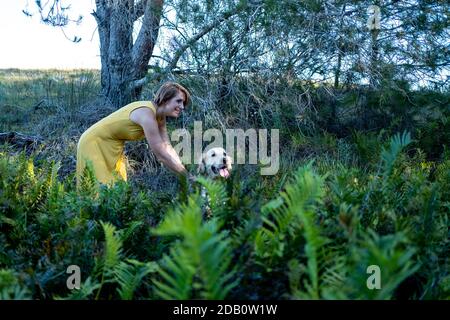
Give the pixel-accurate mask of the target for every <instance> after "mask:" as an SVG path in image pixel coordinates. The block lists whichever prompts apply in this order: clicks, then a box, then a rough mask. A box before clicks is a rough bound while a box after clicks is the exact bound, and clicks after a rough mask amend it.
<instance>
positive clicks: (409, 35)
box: [0, 0, 450, 300]
mask: <svg viewBox="0 0 450 320" xmlns="http://www.w3.org/2000/svg"><path fill="white" fill-rule="evenodd" d="M36 4H37V8H35V9H37V12H39V16H40V18H41V19H42V20H43V21H44V22H45V23H47V24H50V25H57V26H61V27H63V26H64V25H66V24H67V23H70V22H71V21H72V22H73V21H78V19H73V18H72V17H74V15H76V13H75V12H72V11H71V10H70V9H69V8H68V7H69V6H68V7H65V5H64V6H63V5H62V4H61V1H59V0H54V1H49V2H48V3H47V4H42V3H41V1H36ZM153 4H155V5H153ZM152 5H153V6H152ZM373 5H378V7H377V8H375V9H374V8H373ZM369 7H371V8H372V9H371V11H370V10H369V11H370V12H372V13H370V12H369V11H368V9H369ZM52 8H55V9H54V10H53V9H52ZM28 9H30V8H28V7H27V9H26V10H24V13H25V14H26V15H32V14H33V13H34V12H29V11H27V10H28ZM58 9H61V10H58ZM378 9H379V10H378ZM93 10H94V13H93V15H94V16H95V17H96V19H97V21H98V22H100V23H99V37H100V40H101V45H100V46H101V48H100V50H101V57H100V59H101V60H102V70H97V71H89V70H84V71H83V70H72V71H66V72H63V71H58V70H46V71H36V70H35V71H32V70H28V71H24V70H14V69H10V70H0V133H10V132H14V131H17V132H19V133H21V134H22V135H20V136H19V138H20V137H24V136H25V137H26V136H27V135H29V136H31V137H33V139H30V140H29V141H28V142H27V143H22V144H20V143H17V141H14V139H13V138H10V137H12V136H13V135H9V134H0V299H98V300H104V299H105V300H106V299H251V300H258V299H260V300H262V299H420V300H422V299H450V261H449V256H450V255H449V252H450V243H449V242H450V241H449V239H450V237H449V225H450V224H449V214H450V150H449V148H448V146H450V108H449V106H450V103H449V97H450V95H449V86H448V84H449V82H448V74H449V66H450V60H449V59H448V38H449V37H448V36H449V35H448V6H446V5H445V2H444V1H421V0H412V1H400V2H399V1H394V0H392V1H391V0H386V1H324V0H307V1H292V0H279V1H273V0H264V1H262V0H251V1H250V0H248V1H242V0H239V1H237V0H236V1H185V0H173V1H152V0H142V1H127V2H120V1H119V2H117V1H96V6H95V8H93ZM30 11H32V10H31V9H30ZM375 12H379V13H380V15H381V16H380V17H375V16H372V15H374V14H375ZM173 13H175V14H173ZM379 18H380V19H379ZM377 20H380V25H379V26H377V23H376V21H377ZM149 21H151V23H149ZM370 21H372V22H375V23H368V22H370ZM103 22H105V23H103ZM142 25H144V27H142ZM100 29H101V30H100ZM149 29H151V30H153V31H154V32H150V31H149ZM110 31H111V32H110ZM157 31H160V32H161V34H162V33H163V32H169V33H167V34H170V36H169V39H168V40H169V41H168V43H166V44H164V43H163V42H162V39H163V38H162V37H161V36H159V37H158V36H157V35H158V34H159V33H158V32H157ZM109 35H111V39H110V38H109ZM75 40H76V41H79V40H80V39H78V38H76V39H75ZM156 48H158V49H159V51H160V55H154V52H153V51H154V50H155V49H156ZM155 52H156V50H155ZM140 53H142V54H140ZM167 80H172V81H177V82H179V83H181V84H182V85H184V86H185V87H186V88H188V89H189V91H190V92H191V96H192V103H191V105H189V106H188V107H187V109H186V111H185V112H184V113H183V114H182V116H181V117H180V118H178V119H176V120H173V121H170V123H168V126H169V128H168V129H169V131H172V130H173V129H175V128H185V129H187V130H188V131H190V132H192V129H193V125H194V121H202V126H203V130H206V129H209V128H216V129H219V130H222V131H223V132H224V130H225V129H228V128H239V129H243V130H247V129H249V128H254V129H259V128H261V129H269V131H270V129H279V130H280V131H279V137H280V150H279V153H280V169H279V171H278V173H277V174H275V175H273V176H262V175H260V174H259V172H260V171H259V170H260V168H261V166H262V164H261V163H260V164H257V165H248V164H244V165H236V164H235V165H234V168H233V172H232V175H231V177H230V178H229V179H227V180H225V181H221V180H220V181H211V180H208V179H207V178H201V179H199V180H198V182H196V183H194V184H192V185H191V184H188V183H187V181H177V180H176V178H175V177H174V176H173V175H171V174H169V173H168V172H167V171H166V169H165V168H163V167H161V165H160V164H159V163H158V161H157V160H156V159H155V157H154V156H153V154H152V153H151V152H149V150H148V146H147V145H146V143H145V142H144V141H140V142H127V144H126V149H125V152H126V155H127V158H128V164H129V166H128V178H129V182H128V183H124V182H119V183H117V184H116V185H114V186H113V187H111V188H107V187H105V186H102V185H99V184H98V183H97V181H96V180H95V177H94V174H93V172H92V170H91V169H90V168H89V167H88V168H87V169H86V171H85V173H84V176H83V179H82V187H81V190H79V192H77V191H76V190H75V179H74V173H75V165H76V159H75V155H76V147H77V142H78V140H79V138H80V136H81V134H82V132H83V131H84V130H86V129H87V128H88V127H89V126H91V125H92V124H93V123H95V122H97V121H98V120H99V119H101V118H102V117H104V116H106V115H108V114H110V113H111V112H113V111H114V110H116V109H117V107H119V106H122V105H124V104H125V103H126V102H129V101H130V99H137V98H139V99H141V100H148V99H152V98H153V96H154V94H155V91H156V90H157V89H158V88H159V87H160V85H161V83H162V82H164V81H167ZM34 138H35V139H34ZM232 156H233V157H234V156H235V155H232ZM234 158H235V157H234ZM188 169H189V170H191V171H194V170H195V169H196V168H195V167H194V166H192V165H191V166H188ZM202 188H204V189H202ZM201 190H207V193H208V199H209V203H208V207H209V209H210V213H209V212H207V214H205V212H206V211H207V210H205V207H206V203H205V201H206V200H205V198H204V197H202V196H201ZM73 265H76V266H79V268H80V270H81V284H80V289H74V290H70V289H68V286H67V280H68V278H69V276H70V274H68V273H67V269H68V267H69V266H73ZM377 268H379V271H380V282H381V283H380V287H379V288H375V289H371V287H370V286H369V285H368V284H369V283H370V279H369V278H370V277H371V276H372V274H371V272H372V271H371V270H377Z"/></svg>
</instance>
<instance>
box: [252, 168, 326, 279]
mask: <svg viewBox="0 0 450 320" xmlns="http://www.w3.org/2000/svg"><path fill="white" fill-rule="evenodd" d="M311 165H312V162H310V163H309V164H307V165H306V166H304V167H300V168H299V169H298V170H297V172H296V173H295V175H294V180H293V181H292V182H291V183H290V184H288V185H287V186H286V188H285V191H284V192H282V193H281V195H280V197H279V198H277V199H274V200H272V201H270V202H269V203H267V204H266V205H264V206H263V207H262V208H261V213H262V214H263V216H264V217H263V222H264V225H263V226H262V228H261V229H260V230H259V231H258V232H257V235H256V237H255V252H256V254H257V255H258V256H260V257H261V258H269V260H270V261H272V260H273V259H275V258H276V257H281V256H282V255H283V253H284V248H285V246H286V237H287V236H291V237H292V236H295V234H296V233H297V232H298V231H299V230H300V227H301V225H303V227H304V228H305V232H306V233H305V235H306V236H307V237H309V238H310V239H311V241H315V237H316V235H317V233H316V232H315V230H313V227H312V225H313V223H312V221H311V219H312V211H313V209H314V205H315V204H316V203H318V202H320V199H321V197H322V195H323V191H322V184H323V180H324V177H320V176H318V175H316V174H314V173H312V171H311ZM306 228H307V230H306ZM317 244H318V243H317ZM315 245H316V243H313V242H312V243H311V245H310V246H308V248H307V251H308V253H310V254H313V252H314V249H313V247H314V246H315ZM311 257H312V256H311ZM314 259H315V258H313V257H312V260H311V268H313V265H314V262H313V260H314ZM314 281H315V280H313V282H314Z"/></svg>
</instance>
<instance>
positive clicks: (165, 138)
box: [159, 121, 182, 163]
mask: <svg viewBox="0 0 450 320" xmlns="http://www.w3.org/2000/svg"><path fill="white" fill-rule="evenodd" d="M159 132H160V135H161V138H162V140H163V141H164V142H165V143H166V147H167V152H169V153H170V154H171V155H172V156H173V157H174V158H176V159H178V161H179V162H180V163H182V161H181V159H180V156H179V155H178V153H177V152H176V151H175V149H174V148H173V147H172V144H171V143H170V140H169V134H168V133H167V127H166V122H165V121H164V122H163V123H161V124H159Z"/></svg>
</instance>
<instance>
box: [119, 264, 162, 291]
mask: <svg viewBox="0 0 450 320" xmlns="http://www.w3.org/2000/svg"><path fill="white" fill-rule="evenodd" d="M156 270H157V265H156V263H154V262H150V263H142V262H139V261H137V260H134V259H128V260H127V261H126V262H124V261H122V262H120V263H119V264H118V265H117V266H116V267H115V268H114V277H115V279H116V280H117V282H118V284H119V286H120V287H119V288H118V289H117V292H118V293H119V295H120V298H121V299H124V300H131V299H133V295H134V291H135V290H136V289H137V288H138V286H139V284H140V283H141V281H142V280H143V279H144V277H145V276H146V275H147V274H149V273H151V272H155V271H156Z"/></svg>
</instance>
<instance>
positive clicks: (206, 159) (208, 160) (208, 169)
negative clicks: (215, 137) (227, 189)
mask: <svg viewBox="0 0 450 320" xmlns="http://www.w3.org/2000/svg"><path fill="white" fill-rule="evenodd" d="M198 172H199V173H201V174H206V175H207V176H208V177H209V178H212V179H215V178H218V177H223V178H228V177H229V176H230V172H231V157H229V156H227V153H226V152H225V150H224V149H223V148H212V149H209V150H208V151H207V152H204V153H203V154H202V160H201V162H200V165H199V167H198Z"/></svg>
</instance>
